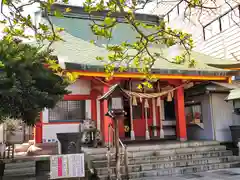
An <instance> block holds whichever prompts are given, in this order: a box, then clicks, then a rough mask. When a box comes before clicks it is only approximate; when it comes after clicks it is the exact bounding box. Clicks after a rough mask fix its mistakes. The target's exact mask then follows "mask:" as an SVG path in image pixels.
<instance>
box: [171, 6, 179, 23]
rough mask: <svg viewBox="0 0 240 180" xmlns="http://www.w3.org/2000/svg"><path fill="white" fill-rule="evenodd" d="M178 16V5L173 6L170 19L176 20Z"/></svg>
mask: <svg viewBox="0 0 240 180" xmlns="http://www.w3.org/2000/svg"><path fill="white" fill-rule="evenodd" d="M176 17H178V9H177V7H175V8H173V10H172V11H171V12H169V21H171V20H174V19H175V18H176Z"/></svg>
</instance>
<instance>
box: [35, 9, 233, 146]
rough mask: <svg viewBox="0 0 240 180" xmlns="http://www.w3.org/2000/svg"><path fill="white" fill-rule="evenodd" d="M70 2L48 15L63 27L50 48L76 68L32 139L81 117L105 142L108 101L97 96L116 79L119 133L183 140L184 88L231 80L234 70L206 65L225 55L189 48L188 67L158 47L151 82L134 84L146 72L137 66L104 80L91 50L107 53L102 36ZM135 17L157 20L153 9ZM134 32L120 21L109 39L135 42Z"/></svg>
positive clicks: (72, 127) (46, 138)
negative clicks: (191, 62) (120, 97)
mask: <svg viewBox="0 0 240 180" xmlns="http://www.w3.org/2000/svg"><path fill="white" fill-rule="evenodd" d="M56 8H60V9H61V10H62V11H64V9H65V8H66V5H56ZM70 8H71V9H72V12H71V13H65V14H64V17H62V18H57V17H52V18H51V19H52V22H53V24H54V25H56V26H59V27H63V28H64V29H65V31H64V32H62V34H61V36H62V38H63V39H64V40H65V41H64V42H57V43H54V44H53V49H54V50H55V51H54V53H55V54H56V56H57V57H58V61H59V64H60V65H61V66H62V67H63V68H65V69H66V70H68V71H69V72H76V73H77V74H78V75H79V78H78V79H77V81H76V82H75V83H73V84H71V85H70V86H69V87H68V90H70V91H71V94H69V95H65V96H64V98H63V100H61V101H60V102H58V103H57V105H56V107H55V108H54V109H45V110H44V111H43V112H42V113H41V118H40V119H41V120H40V122H38V123H37V125H36V137H35V139H36V142H37V143H44V142H56V141H57V138H56V134H57V133H63V132H78V131H79V124H80V123H81V122H82V120H85V119H91V120H93V121H95V124H96V127H97V129H98V130H99V131H100V132H101V135H102V137H103V141H104V142H105V143H108V142H109V141H111V139H109V136H108V133H109V130H108V126H109V124H111V123H112V120H111V118H109V117H107V116H105V114H106V113H107V111H108V105H107V102H106V101H102V102H100V101H99V97H101V96H102V95H103V94H104V93H106V92H107V91H108V90H109V88H110V87H111V86H113V85H115V84H119V85H120V86H121V88H122V89H124V91H126V92H127V93H128V95H129V97H130V98H129V99H125V100H124V110H125V111H126V112H127V114H126V116H125V118H124V120H122V121H119V134H120V138H121V139H123V140H138V139H143V140H149V139H166V140H168V139H169V140H171V139H174V140H175V139H177V140H181V141H186V140H187V139H188V138H187V128H188V127H189V122H187V121H186V115H185V114H186V113H185V99H184V92H185V90H186V89H188V88H189V87H192V86H194V85H196V84H199V83H201V82H208V81H212V82H219V83H231V80H232V76H234V75H235V74H236V72H235V71H234V70H226V69H221V68H218V67H216V66H215V67H214V66H211V65H210V64H215V65H216V64H223V63H225V64H227V63H228V61H227V60H222V59H216V58H213V57H210V56H207V55H204V54H201V53H197V52H192V58H194V59H195V60H196V66H195V67H192V68H191V67H189V66H188V64H187V63H186V64H174V63H171V62H169V61H171V58H172V57H171V54H172V51H174V50H173V49H171V48H170V49H167V48H165V49H163V50H162V48H161V50H162V52H163V55H164V58H159V59H157V61H156V62H155V64H154V66H153V69H152V74H154V76H155V78H156V79H155V80H154V81H153V82H152V84H153V88H143V89H138V88H137V87H138V84H139V83H141V82H143V81H144V80H145V76H144V74H141V73H139V72H137V71H136V69H129V70H128V71H127V72H123V73H118V72H116V73H115V74H114V75H113V77H112V78H111V79H110V80H106V77H107V75H106V73H105V72H104V64H103V63H102V62H100V61H97V60H96V56H104V57H106V56H107V54H108V52H107V51H106V50H105V48H104V47H103V45H104V44H106V41H105V40H103V39H97V37H95V36H94V35H93V34H92V31H91V29H90V26H89V24H90V23H91V20H89V17H88V16H87V15H86V13H84V11H83V9H81V8H79V7H76V8H74V7H70ZM101 17H103V15H101V13H100V12H98V14H97V15H95V16H92V18H95V19H96V20H102V19H101ZM136 17H137V18H138V19H139V20H142V21H144V22H147V23H150V24H154V23H158V22H159V20H160V19H159V17H157V16H154V15H146V14H138V15H136ZM119 19H121V16H119ZM43 20H44V19H43ZM135 37H136V34H135V32H134V31H133V30H132V29H131V28H130V27H129V26H128V25H127V24H125V23H124V22H123V23H120V24H118V25H117V27H116V28H115V29H114V30H113V39H112V40H111V44H118V43H121V42H123V41H128V42H134V38H135ZM90 40H96V44H95V45H94V44H91V43H90ZM151 50H152V51H154V52H158V51H160V48H159V47H151ZM166 59H168V60H169V61H167V60H166ZM199 116H201V113H200V114H197V115H196V117H195V118H194V122H195V124H197V125H198V124H201V123H203V122H202V120H200V119H202V118H200V117H199Z"/></svg>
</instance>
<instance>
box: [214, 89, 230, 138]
mask: <svg viewBox="0 0 240 180" xmlns="http://www.w3.org/2000/svg"><path fill="white" fill-rule="evenodd" d="M226 96H227V94H216V93H215V94H212V95H211V104H212V110H213V112H212V117H213V122H214V129H215V137H216V140H217V141H222V142H228V141H232V136H231V131H230V128H229V126H231V125H233V108H232V107H233V106H232V102H226V101H224V99H225V98H226Z"/></svg>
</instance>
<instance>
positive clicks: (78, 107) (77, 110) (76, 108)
mask: <svg viewBox="0 0 240 180" xmlns="http://www.w3.org/2000/svg"><path fill="white" fill-rule="evenodd" d="M48 116H49V121H53V122H54V121H79V120H83V119H85V117H86V101H85V100H80V101H64V100H62V101H59V102H58V103H57V105H56V106H55V107H54V108H53V109H49V115H48Z"/></svg>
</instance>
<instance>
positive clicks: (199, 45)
mask: <svg viewBox="0 0 240 180" xmlns="http://www.w3.org/2000/svg"><path fill="white" fill-rule="evenodd" d="M219 4H224V3H223V2H219ZM235 5H236V3H234V2H232V7H234V6H235ZM229 9H230V7H229V6H228V5H226V4H224V5H223V6H222V7H221V8H219V10H218V12H216V13H215V14H214V13H213V14H207V13H205V15H198V16H197V15H196V16H193V15H192V16H191V18H190V21H189V20H187V19H186V18H184V16H183V12H181V11H182V10H183V8H182V7H180V14H179V15H177V14H176V15H172V16H171V19H170V22H169V23H168V25H169V26H170V27H172V28H176V29H181V30H183V31H185V32H188V33H191V34H192V35H193V39H194V42H195V46H196V47H195V50H196V51H199V52H202V53H204V54H208V55H212V56H215V57H218V58H227V59H232V60H235V58H234V56H233V55H232V53H234V55H235V56H236V57H237V58H240V36H239V33H240V26H239V25H236V24H235V25H234V24H233V25H231V26H229V27H227V29H226V30H224V31H222V32H221V33H216V35H214V36H212V37H211V38H209V39H207V40H204V36H203V27H202V25H206V24H208V23H209V22H210V21H211V20H213V19H215V18H216V17H218V16H219V15H221V14H223V13H225V12H226V11H228V10H229ZM173 14H174V13H173ZM192 14H194V12H192ZM196 14H197V13H196ZM203 14H204V13H203ZM199 17H200V18H199ZM238 18H239V15H238ZM199 19H201V20H199ZM199 21H201V23H202V24H200V22H199ZM222 26H224V27H226V23H225V24H222ZM218 27H219V25H218V24H216V25H214V26H212V28H210V29H212V31H214V29H215V28H218ZM218 29H219V28H218Z"/></svg>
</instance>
